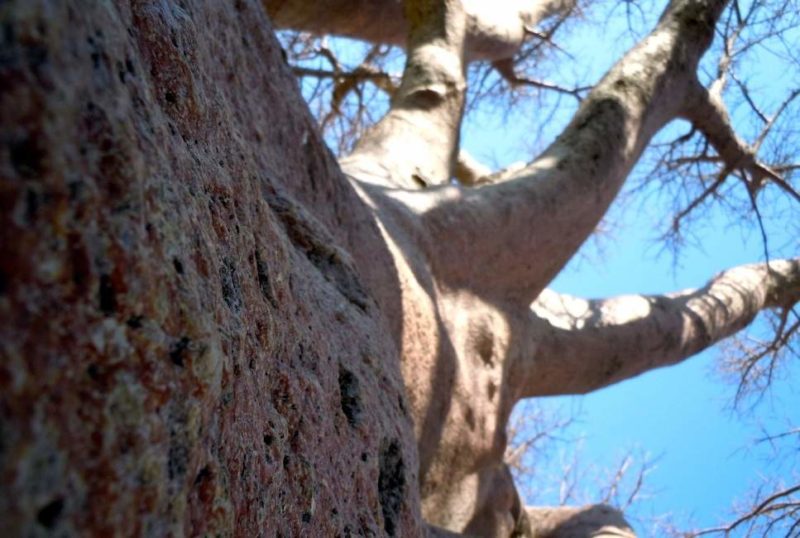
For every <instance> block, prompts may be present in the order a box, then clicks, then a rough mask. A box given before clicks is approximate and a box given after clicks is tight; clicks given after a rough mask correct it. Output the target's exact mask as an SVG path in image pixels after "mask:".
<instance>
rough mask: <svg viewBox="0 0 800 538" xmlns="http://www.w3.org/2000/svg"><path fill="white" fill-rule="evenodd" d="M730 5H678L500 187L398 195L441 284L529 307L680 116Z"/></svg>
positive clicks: (699, 0)
mask: <svg viewBox="0 0 800 538" xmlns="http://www.w3.org/2000/svg"><path fill="white" fill-rule="evenodd" d="M724 3H725V1H724V0H674V1H673V2H672V3H671V4H670V5H669V7H668V8H667V10H666V11H665V13H664V15H663V16H662V17H661V20H660V22H659V24H658V26H657V27H656V29H655V30H654V31H653V32H652V33H651V34H650V35H649V36H648V37H647V38H645V39H644V40H643V41H642V42H640V43H639V44H638V45H637V46H636V47H634V48H633V49H632V50H631V51H630V52H629V53H628V54H626V55H625V57H624V58H623V59H622V60H621V61H620V62H619V63H617V65H616V66H614V67H613V68H612V69H611V71H609V73H608V74H606V76H605V77H604V78H603V80H602V81H601V82H600V83H598V84H597V85H596V86H595V87H594V89H593V90H592V91H591V92H590V93H589V95H588V96H587V98H586V99H584V101H583V103H582V105H581V107H580V108H579V110H578V112H577V114H576V116H575V117H574V119H573V120H572V122H571V123H570V124H569V125H568V126H567V127H566V129H565V130H564V131H563V132H562V134H561V136H559V137H558V139H557V140H556V141H555V142H554V143H553V144H552V145H551V146H550V147H549V148H548V149H547V150H545V152H544V153H543V154H542V155H540V156H539V157H538V158H537V159H536V160H534V161H533V162H532V163H531V164H530V165H528V166H527V167H525V168H524V169H523V170H521V171H519V172H518V173H517V174H515V175H514V176H513V178H512V179H510V180H508V181H504V182H502V183H499V184H494V185H488V186H485V187H482V188H479V189H459V188H457V187H452V186H450V187H441V188H439V189H435V190H429V191H427V192H422V193H395V194H393V195H392V196H393V197H394V198H395V199H396V200H398V201H400V202H402V203H403V204H405V205H406V206H407V207H409V208H410V209H411V210H412V211H415V212H416V213H417V214H419V215H421V217H422V219H423V223H424V224H423V226H424V228H425V229H426V233H430V234H432V235H433V240H432V244H435V245H436V248H435V250H433V251H432V252H430V253H429V256H430V257H431V258H432V259H433V260H434V270H435V271H436V272H437V277H438V278H439V279H440V280H441V281H442V282H445V283H446V284H447V285H449V286H453V287H462V286H466V287H469V288H470V289H473V290H478V293H486V294H494V295H497V296H501V297H503V298H505V299H516V300H519V301H522V302H524V303H526V304H527V303H529V302H530V301H532V300H533V299H534V298H535V297H536V296H537V295H538V294H539V292H540V291H541V290H542V289H543V288H544V286H545V285H546V284H547V283H548V282H549V281H550V280H551V279H552V278H553V277H554V276H555V275H556V274H557V272H558V271H559V270H560V269H561V268H562V267H563V266H564V264H565V263H566V262H567V261H568V260H569V259H570V258H571V257H572V255H573V254H574V253H575V252H576V250H577V249H578V248H579V246H580V245H581V244H582V243H583V241H584V240H585V239H586V238H587V237H588V236H589V234H591V233H592V231H593V230H594V229H595V227H596V226H597V223H598V222H600V220H601V219H602V218H603V216H604V215H605V213H606V211H607V210H608V207H609V205H610V204H611V202H612V201H613V200H614V198H615V197H616V195H617V193H618V192H619V189H620V188H621V186H622V184H623V182H624V180H625V178H626V177H627V175H628V173H629V172H630V170H631V168H632V167H633V165H634V164H635V163H636V161H637V160H638V159H639V157H640V155H641V153H642V151H643V150H644V148H645V147H646V145H647V143H648V142H649V140H650V138H651V137H652V136H653V135H654V134H655V133H656V132H657V131H658V130H659V129H660V128H661V127H662V126H663V125H664V124H665V123H666V122H667V121H669V120H671V119H672V118H674V117H676V116H677V115H678V113H679V111H680V110H681V108H682V106H683V99H684V97H685V96H686V95H687V92H688V91H689V88H690V85H691V83H692V82H693V80H694V76H695V74H694V73H695V71H696V68H697V63H698V61H699V59H700V57H701V56H702V54H703V53H704V52H705V50H706V48H707V47H708V45H709V44H710V42H711V39H712V37H713V27H714V23H715V21H716V19H717V18H718V16H719V13H720V11H721V10H722V8H723V6H724Z"/></svg>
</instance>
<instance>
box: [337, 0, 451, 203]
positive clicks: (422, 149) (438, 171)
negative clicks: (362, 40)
mask: <svg viewBox="0 0 800 538" xmlns="http://www.w3.org/2000/svg"><path fill="white" fill-rule="evenodd" d="M404 5H405V7H406V18H407V19H408V21H409V36H408V54H407V60H406V67H405V70H404V72H403V79H402V82H401V83H400V87H399V88H398V89H397V90H396V91H395V93H394V96H393V99H392V105H391V108H390V110H389V112H388V113H387V114H386V115H385V116H384V117H383V118H382V119H381V120H380V121H379V122H378V123H377V124H376V125H374V126H373V127H371V128H370V129H369V130H368V131H367V132H366V133H365V134H364V136H362V137H361V139H360V140H359V141H358V142H357V144H356V147H355V149H354V150H353V152H352V153H351V154H350V155H349V156H347V157H346V158H344V159H341V160H340V164H341V166H342V169H343V170H344V171H345V173H346V174H348V175H349V176H350V177H352V178H355V179H359V180H362V181H364V182H367V183H377V184H379V185H381V186H385V187H386V186H388V187H394V188H404V189H415V188H420V187H425V186H428V185H437V184H443V183H447V182H449V180H450V177H451V175H452V170H453V166H454V164H455V159H456V154H457V151H458V139H459V134H460V127H461V117H462V114H463V108H464V90H465V89H466V82H465V80H464V62H463V51H464V28H465V24H466V15H465V14H464V12H463V10H462V9H461V4H460V2H457V1H435V0H406V2H405V4H404Z"/></svg>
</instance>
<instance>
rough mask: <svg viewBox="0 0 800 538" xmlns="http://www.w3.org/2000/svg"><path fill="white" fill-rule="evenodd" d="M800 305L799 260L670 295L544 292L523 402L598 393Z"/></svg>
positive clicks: (731, 273) (735, 272)
mask: <svg viewBox="0 0 800 538" xmlns="http://www.w3.org/2000/svg"><path fill="white" fill-rule="evenodd" d="M798 300H800V258H795V259H791V260H777V261H772V262H770V263H769V264H766V263H762V264H755V265H743V266H739V267H736V268H733V269H730V270H727V271H725V272H723V273H721V274H719V275H717V276H716V277H715V278H714V279H712V280H711V281H710V282H709V283H708V284H707V285H706V286H705V287H703V288H700V289H698V290H689V291H682V292H678V293H673V294H669V295H660V296H643V295H629V296H621V297H614V298H611V299H600V300H586V299H580V298H577V297H571V296H568V295H561V294H558V293H555V292H552V291H549V290H547V291H545V292H544V293H542V295H541V296H540V297H539V299H537V301H536V303H534V305H533V306H532V307H531V326H530V330H531V335H530V337H531V338H532V339H533V341H535V342H536V343H537V346H538V347H537V348H536V351H535V356H534V357H531V358H527V359H523V361H525V365H526V367H524V368H522V370H523V371H524V375H523V376H521V377H522V378H524V380H525V381H524V382H523V386H522V388H521V396H522V397H529V396H542V395H552V394H576V393H586V392H590V391H592V390H596V389H598V388H601V387H603V386H605V385H609V384H612V383H616V382H618V381H621V380H623V379H627V378H630V377H633V376H636V375H638V374H641V373H643V372H646V371H648V370H651V369H653V368H659V367H662V366H667V365H670V364H674V363H676V362H680V361H682V360H683V359H686V358H688V357H690V356H692V355H694V354H695V353H698V352H699V351H702V350H703V349H705V348H707V347H709V346H711V345H713V344H715V343H716V342H719V341H720V340H721V339H723V338H725V337H727V336H730V335H732V334H734V333H735V332H737V331H739V330H740V329H742V328H744V327H745V326H746V325H747V324H749V323H750V322H751V321H752V320H753V318H754V317H755V316H756V314H758V312H759V311H760V310H762V309H764V308H778V307H781V308H788V307H791V306H792V305H793V304H795V303H796V302H797V301H798Z"/></svg>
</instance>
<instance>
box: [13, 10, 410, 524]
mask: <svg viewBox="0 0 800 538" xmlns="http://www.w3.org/2000/svg"><path fill="white" fill-rule="evenodd" d="M179 4H180V5H179ZM0 18H1V19H2V23H3V28H4V33H3V38H2V39H3V42H2V44H1V45H0V47H1V49H0V57H2V63H0V118H2V120H1V121H2V129H1V130H0V132H1V133H2V152H1V153H0V171H1V172H0V174H2V181H1V182H0V200H1V201H2V208H3V210H2V213H1V214H0V219H2V222H0V234H2V235H1V236H0V285H1V286H0V354H1V355H0V357H1V358H0V415H1V420H2V422H0V428H1V429H0V534H2V535H3V536H37V535H41V533H44V532H54V533H57V534H59V535H106V534H108V535H110V534H117V533H125V534H133V535H147V536H166V535H169V534H171V535H176V536H181V535H225V536H229V535H237V536H259V535H262V534H263V533H264V532H266V531H269V534H270V536H272V535H284V536H335V535H349V534H351V533H352V534H354V535H355V534H366V535H382V534H390V535H391V534H393V535H398V536H401V535H402V536H415V535H420V534H422V533H423V531H424V529H423V526H422V521H421V518H420V513H419V498H418V488H417V483H418V478H417V456H416V446H415V442H414V438H413V434H412V426H411V418H410V416H409V415H408V411H407V404H406V403H405V396H404V389H403V384H402V379H401V377H400V371H399V367H398V364H399V357H398V352H397V348H396V345H395V343H394V342H393V340H392V339H391V337H390V331H389V330H388V328H387V325H386V321H385V318H384V317H383V315H382V314H381V312H380V311H379V310H378V308H377V305H376V303H375V302H374V300H373V299H371V297H370V296H371V292H370V290H369V287H368V286H369V285H368V284H366V282H367V281H369V278H368V277H365V278H362V274H363V273H362V274H359V272H358V271H357V270H356V269H355V267H354V263H353V260H352V259H351V258H350V257H349V255H348V254H347V253H346V250H347V248H348V245H350V244H352V243H358V244H359V245H360V246H361V247H362V248H361V249H360V250H359V252H361V253H362V255H363V256H367V255H369V257H370V259H371V260H372V261H373V263H374V264H375V268H376V269H375V270H376V271H377V270H380V271H382V272H383V273H385V274H386V275H388V280H387V278H386V277H384V278H383V284H384V289H387V288H390V284H387V283H389V282H390V280H391V275H392V274H393V273H392V270H391V264H392V262H391V259H390V258H389V255H388V252H387V251H386V249H385V247H384V246H383V245H382V243H381V241H380V236H379V232H378V229H377V227H376V225H375V223H374V221H373V220H372V217H371V215H370V213H369V212H368V211H367V210H366V209H365V207H364V206H363V204H362V203H361V202H360V201H359V199H358V198H357V196H356V195H355V193H354V191H353V189H352V187H351V186H350V185H349V183H348V182H347V181H346V180H345V179H344V177H343V176H342V174H341V173H340V172H339V171H338V167H337V166H336V164H335V162H334V160H333V159H332V158H331V155H330V153H329V152H328V151H327V149H326V148H325V147H324V145H323V144H322V142H321V141H320V138H319V136H318V135H317V134H316V126H315V124H314V121H313V119H312V118H311V117H310V115H309V114H308V113H307V111H306V108H305V105H304V103H303V101H302V99H301V98H300V95H299V92H298V90H297V86H296V83H295V81H294V79H293V77H292V75H291V74H290V72H289V70H288V69H287V68H286V66H285V64H284V61H283V59H282V57H281V51H280V47H279V45H278V44H277V42H276V41H275V39H274V37H273V36H272V32H271V29H270V24H269V22H268V20H267V18H266V17H265V13H264V11H263V7H262V6H261V5H260V4H259V3H258V2H256V1H255V0H251V1H248V0H237V1H236V2H201V1H186V2H180V3H177V2H161V1H147V0H134V1H131V2H126V1H121V0H120V1H117V2H86V1H81V0H70V1H64V2H55V3H53V2H46V1H44V0H41V1H39V0H17V1H12V2H4V3H3V5H2V7H0ZM278 104H280V106H276V105H278ZM364 247H366V248H364ZM368 272H369V270H367V271H366V272H365V273H368ZM390 294H391V292H390V290H389V291H384V293H383V296H387V295H390Z"/></svg>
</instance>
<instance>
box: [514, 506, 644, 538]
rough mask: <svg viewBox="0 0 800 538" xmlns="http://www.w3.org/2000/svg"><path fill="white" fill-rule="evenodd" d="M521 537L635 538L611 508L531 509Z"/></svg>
mask: <svg viewBox="0 0 800 538" xmlns="http://www.w3.org/2000/svg"><path fill="white" fill-rule="evenodd" d="M517 533H518V534H517V535H518V536H521V537H523V538H572V537H577V536H591V537H593V538H635V534H634V533H633V529H631V527H630V525H629V524H628V522H627V521H625V518H624V517H623V515H622V514H621V513H620V512H619V510H616V509H614V508H612V507H610V506H607V505H603V504H597V505H592V506H582V507H572V506H557V507H538V506H528V507H526V508H525V511H524V513H523V515H522V517H521V518H520V524H519V528H518V530H517Z"/></svg>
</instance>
